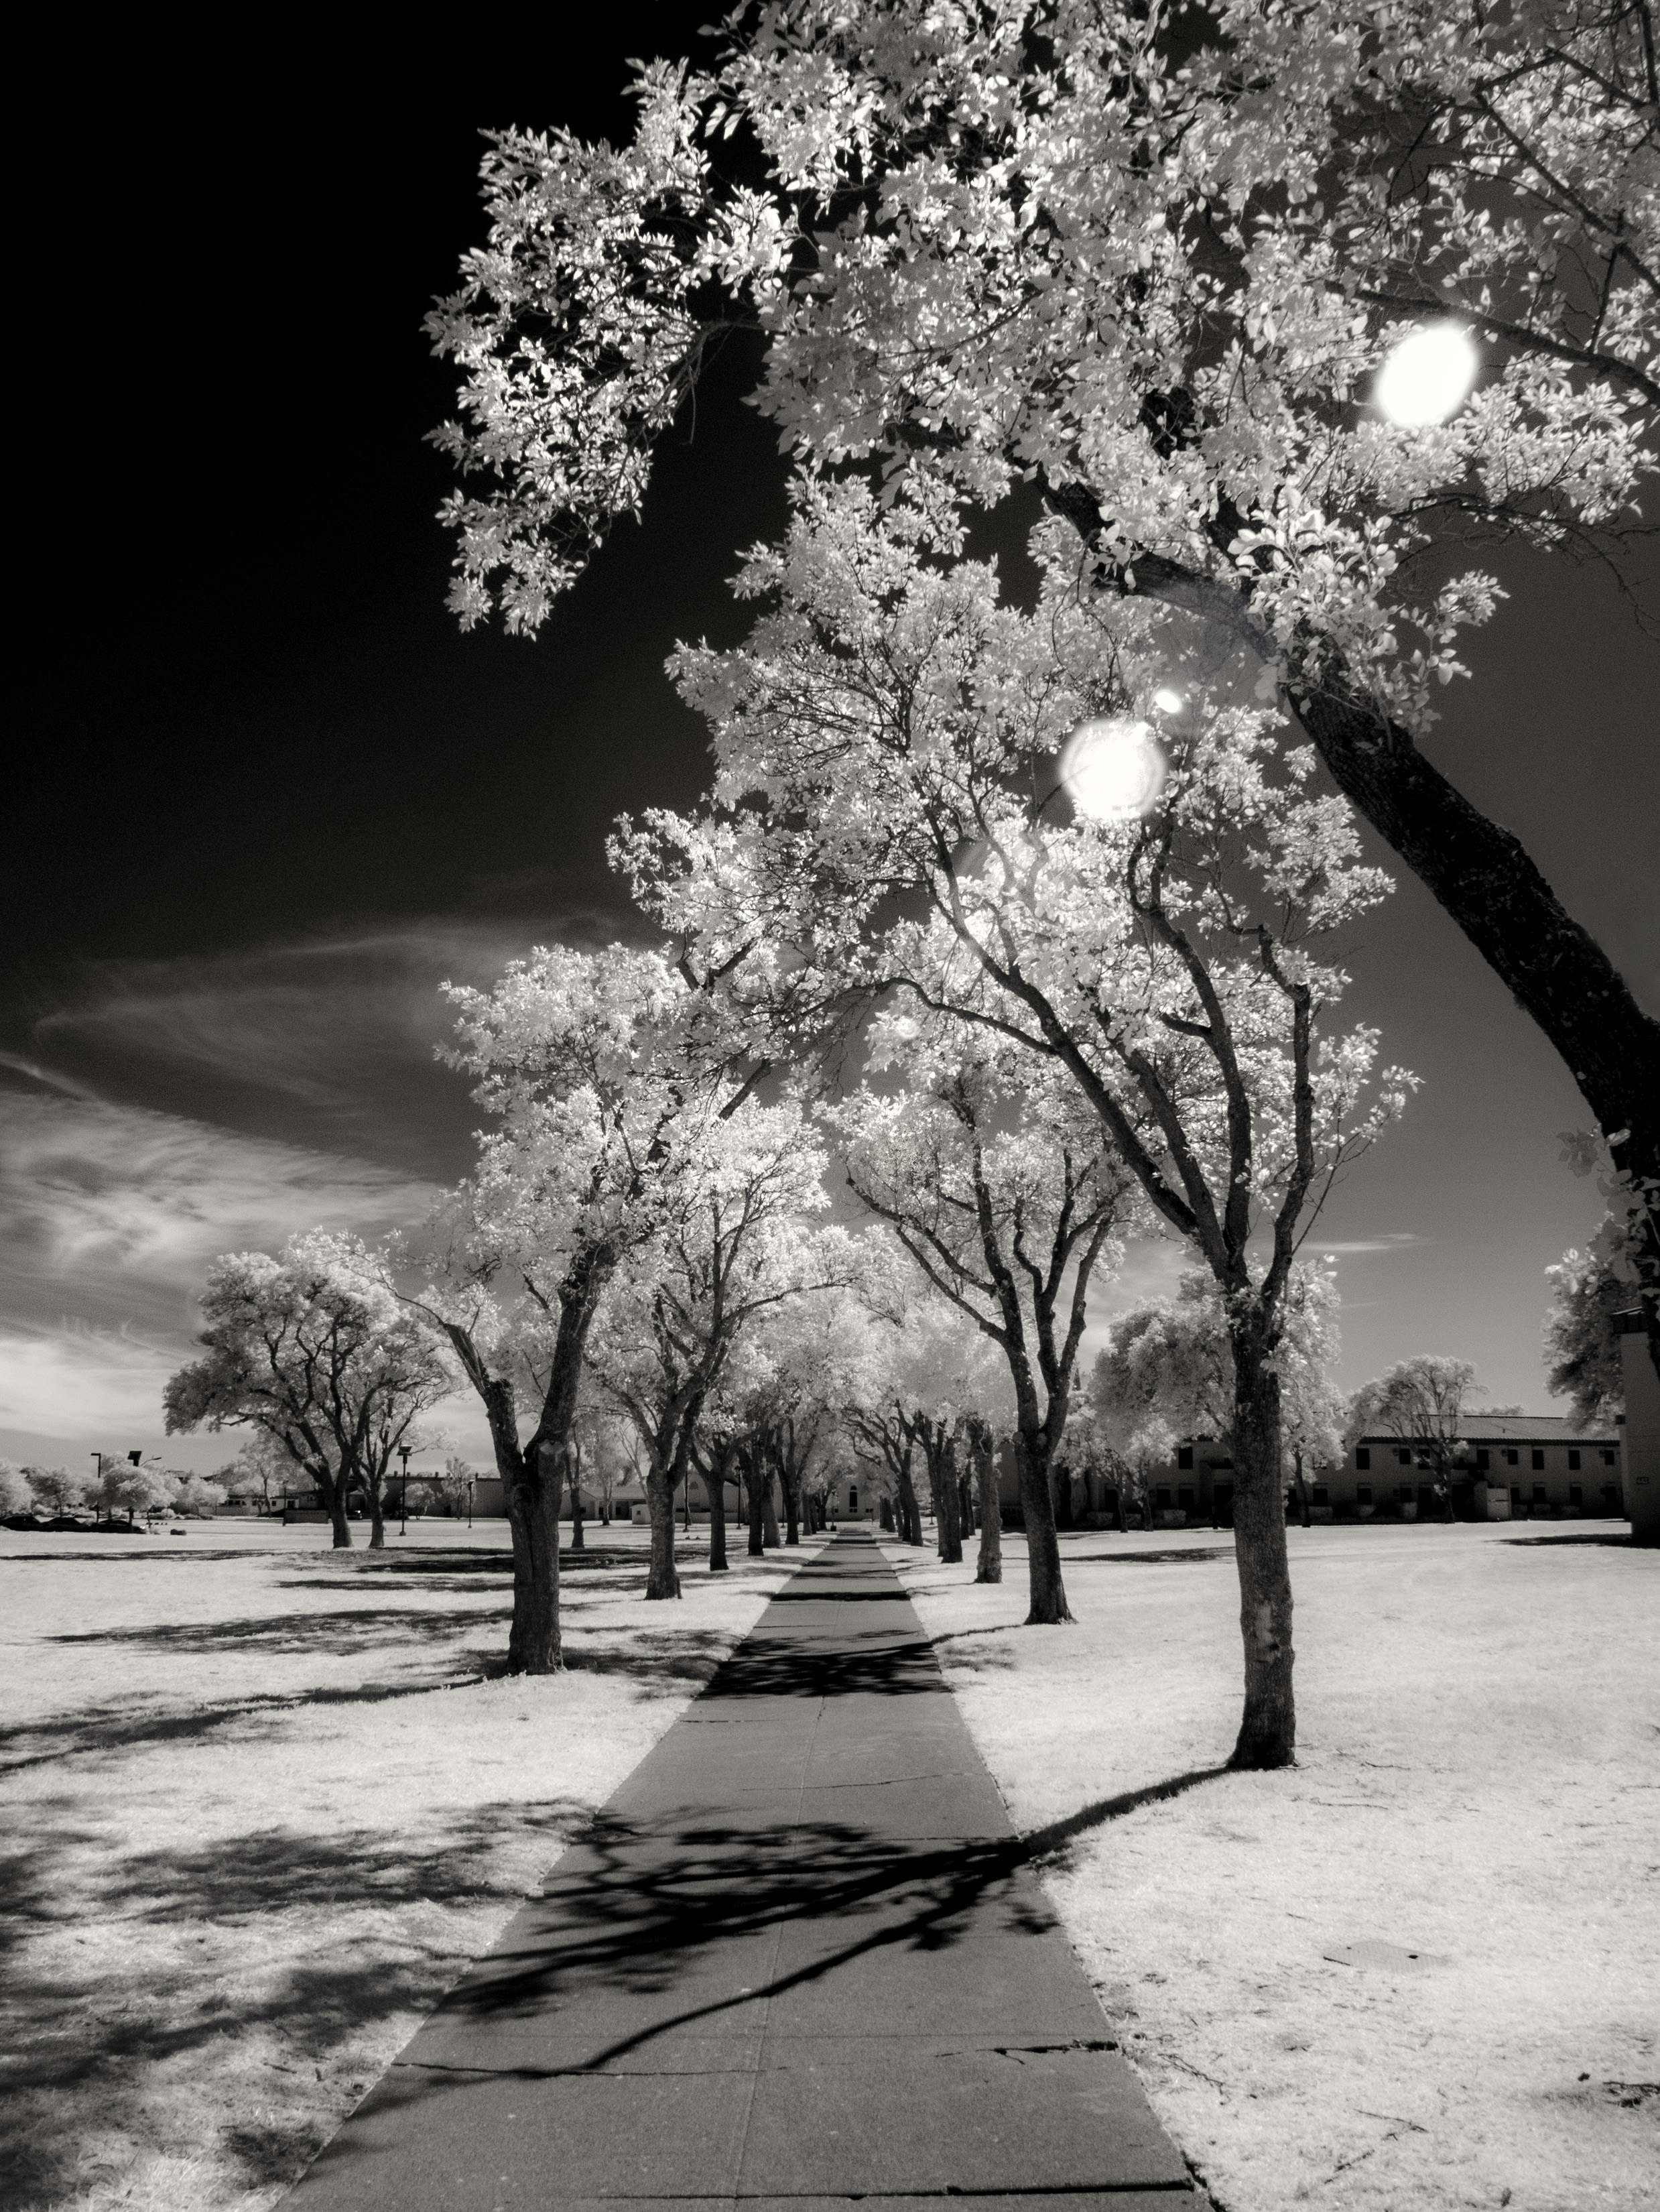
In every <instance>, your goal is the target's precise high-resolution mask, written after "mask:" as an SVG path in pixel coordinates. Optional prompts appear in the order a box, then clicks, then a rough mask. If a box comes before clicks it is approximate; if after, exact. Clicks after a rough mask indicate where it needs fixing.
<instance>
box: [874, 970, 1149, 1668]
mask: <svg viewBox="0 0 1660 2212" xmlns="http://www.w3.org/2000/svg"><path fill="white" fill-rule="evenodd" d="M871 1042H872V1050H873V1058H874V1059H875V1062H876V1065H877V1066H884V1065H892V1064H897V1065H899V1066H901V1067H902V1068H904V1069H905V1071H906V1073H907V1074H908V1075H909V1076H910V1078H911V1087H910V1088H909V1089H908V1090H906V1091H903V1092H901V1093H900V1094H898V1095H897V1096H884V1095H881V1094H880V1093H878V1092H876V1091H873V1090H871V1089H869V1088H866V1089H864V1090H862V1091H859V1092H858V1093H857V1094H856V1095H855V1096H854V1097H851V1098H850V1099H849V1100H848V1101H847V1102H846V1103H845V1104H844V1105H843V1106H842V1107H841V1108H840V1109H838V1111H837V1113H836V1115H835V1116H834V1117H833V1118H834V1121H835V1126H836V1127H838V1129H839V1132H840V1133H841V1137H842V1141H843V1145H844V1147H845V1154H846V1160H847V1180H848V1182H849V1183H850V1185H851V1188H852V1189H853V1190H854V1191H855V1192H856V1193H857V1195H858V1196H859V1198H860V1199H862V1200H863V1202H864V1204H865V1205H866V1206H868V1207H869V1209H870V1211H871V1212H873V1213H874V1214H875V1216H876V1217H877V1218H879V1219H880V1220H881V1221H884V1222H885V1223H886V1224H887V1225H888V1228H889V1229H890V1230H891V1231H893V1234H894V1237H896V1238H897V1240H898V1242H899V1243H900V1245H901V1247H902V1248H903V1249H904V1250H905V1252H906V1254H907V1255H908V1256H909V1258H910V1260H911V1262H912V1267H913V1268H914V1269H915V1271H916V1273H918V1275H920V1277H921V1278H922V1279H923V1281H924V1282H925V1283H926V1284H927V1285H929V1286H930V1289H931V1291H933V1292H934V1293H935V1295H936V1298H937V1299H939V1300H940V1301H942V1302H943V1303H944V1304H946V1306H947V1307H948V1308H951V1309H954V1310H955V1311H956V1313H957V1314H958V1315H959V1316H961V1318H962V1319H963V1320H965V1321H966V1322H968V1323H969V1324H971V1325H972V1328H973V1329H975V1330H976V1331H978V1333H979V1334H982V1335H983V1336H984V1338H985V1339H986V1340H987V1341H988V1342H989V1343H990V1344H991V1345H994V1346H997V1348H998V1350H999V1351H1000V1352H1001V1353H1002V1355H1003V1360H1004V1362H1005V1363H1006V1365H1007V1368H1008V1372H1009V1383H1010V1385H1011V1386H1012V1389H1013V1392H1014V1398H1015V1440H1016V1441H1015V1457H1016V1463H1017V1468H1018V1473H1019V1480H1020V1491H1021V1505H1022V1507H1023V1508H1024V1511H1025V1519H1026V1533H1027V1559H1028V1562H1029V1575H1030V1585H1031V1587H1030V1594H1029V1595H1030V1602H1029V1607H1028V1610H1027V1622H1028V1624H1030V1623H1038V1622H1053V1621H1063V1620H1070V1619H1071V1618H1072V1615H1071V1612H1070V1610H1069V1607H1068V1605H1067V1601H1066V1590H1065V1587H1064V1584H1063V1582H1062V1579H1061V1566H1060V1552H1059V1548H1058V1547H1057V1542H1056V1538H1055V1510H1054V1498H1053V1492H1052V1488H1051V1483H1052V1473H1051V1470H1052V1469H1053V1468H1054V1465H1055V1461H1056V1455H1057V1451H1058V1450H1059V1449H1060V1445H1061V1441H1062V1438H1063V1436H1064V1435H1065V1432H1066V1421H1067V1413H1068V1410H1069V1405H1070V1401H1071V1395H1072V1384H1073V1376H1074V1370H1075V1367H1076V1364H1077V1357H1078V1348H1079V1346H1080V1345H1081V1342H1082V1340H1083V1332H1084V1328H1085V1324H1086V1321H1087V1311H1088V1298H1089V1292H1090V1286H1091V1282H1092V1279H1094V1275H1095V1273H1096V1271H1097V1270H1098V1269H1099V1270H1100V1272H1101V1273H1106V1272H1108V1271H1109V1270H1110V1268H1111V1267H1112V1266H1113V1265H1114V1264H1116V1261H1117V1260H1118V1257H1119V1255H1120V1254H1121V1252H1122V1239H1123V1237H1124V1233H1125V1231H1127V1230H1128V1229H1129V1228H1130V1227H1131V1226H1132V1225H1133V1224H1134V1223H1136V1221H1138V1220H1143V1219H1145V1218H1146V1210H1145V1208H1144V1206H1142V1203H1141V1200H1140V1193H1139V1190H1138V1188H1137V1186H1136V1178H1135V1176H1133V1174H1132V1173H1131V1171H1130V1169H1129V1167H1128V1166H1127V1165H1126V1164H1125V1163H1124V1159H1123V1158H1122V1157H1121V1156H1120V1154H1119V1152H1118V1150H1117V1148H1116V1147H1115V1146H1113V1145H1112V1143H1111V1142H1109V1141H1108V1140H1107V1139H1106V1135H1105V1133H1104V1132H1103V1130H1102V1127H1101V1124H1100V1119H1099V1117H1098V1116H1097V1115H1096V1114H1095V1113H1094V1110H1093V1109H1092V1108H1091V1107H1090V1105H1089V1103H1088V1102H1087V1100H1086V1099H1085V1098H1084V1097H1082V1096H1081V1094H1080V1093H1079V1091H1078V1090H1077V1089H1076V1087H1075V1085H1071V1084H1069V1082H1068V1081H1067V1080H1066V1079H1065V1078H1064V1077H1063V1075H1062V1074H1061V1073H1060V1071H1059V1070H1058V1069H1057V1068H1055V1067H1054V1066H1045V1064H1043V1063H1041V1062H1036V1063H1034V1061H1033V1056H1032V1055H1030V1054H1026V1053H1024V1052H1022V1051H1021V1049H1020V1048H1018V1047H1016V1046H1014V1045H1011V1044H1010V1043H1009V1042H1007V1041H1006V1040H1004V1039H1003V1038H1001V1037H997V1036H993V1035H991V1033H989V1032H981V1033H978V1034H976V1033H975V1032H973V1031H972V1030H966V1029H965V1028H964V1027H962V1026H961V1025H960V1024H956V1023H954V1022H945V1023H940V1024H935V1025H934V1026H933V1027H932V1029H931V1030H929V1031H927V1032H924V1031H923V1030H921V1027H920V1025H919V1024H918V1022H917V1021H916V1020H915V1019H914V1018H912V1016H910V1014H909V1013H908V1012H907V1013H904V1014H900V1013H895V1012H889V1013H885V1014H883V1015H881V1016H880V1017H878V1018H877V1020H876V1021H875V1024H873V1025H872V1033H871ZM970 1410H978V1408H977V1407H967V1406H963V1407H956V1408H954V1409H953V1411H952V1413H951V1414H950V1416H949V1418H948V1419H944V1420H939V1419H936V1423H935V1424H933V1425H931V1426H930V1427H929V1428H928V1429H926V1430H925V1431H919V1433H918V1442H919V1443H922V1444H923V1445H924V1450H925V1451H926V1453H927V1455H928V1464H929V1470H930V1483H931V1486H932V1487H933V1489H934V1490H935V1492H936V1495H941V1496H942V1495H943V1492H944V1485H943V1483H942V1476H943V1473H944V1458H945V1455H947V1454H948V1451H949V1437H950V1429H951V1423H952V1422H953V1421H954V1419H955V1418H956V1414H957V1413H958V1412H963V1413H966V1412H968V1411H970ZM951 1480H952V1481H953V1482H954V1475H953V1476H952V1478H951ZM946 1511H947V1521H948V1528H947V1529H946V1530H945V1531H943V1532H942V1534H943V1536H944V1539H945V1546H946V1549H947V1553H948V1556H954V1557H955V1558H957V1559H960V1558H961V1556H962V1551H961V1543H960V1537H957V1536H955V1535H954V1534H953V1533H952V1528H951V1523H952V1522H953V1520H954V1516H953V1514H952V1511H951V1502H950V1500H949V1499H948V1498H947V1499H946Z"/></svg>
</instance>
